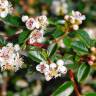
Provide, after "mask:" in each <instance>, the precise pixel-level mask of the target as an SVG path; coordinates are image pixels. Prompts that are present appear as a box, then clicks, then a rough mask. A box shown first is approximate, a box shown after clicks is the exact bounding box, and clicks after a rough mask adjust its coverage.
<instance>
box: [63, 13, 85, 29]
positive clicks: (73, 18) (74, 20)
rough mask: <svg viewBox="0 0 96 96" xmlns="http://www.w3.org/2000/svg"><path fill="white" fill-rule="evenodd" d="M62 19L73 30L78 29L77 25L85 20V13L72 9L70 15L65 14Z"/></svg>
mask: <svg viewBox="0 0 96 96" xmlns="http://www.w3.org/2000/svg"><path fill="white" fill-rule="evenodd" d="M64 19H65V20H66V21H67V22H69V23H70V27H71V28H72V29H74V30H78V29H79V25H80V24H82V21H83V20H85V19H86V18H85V15H82V14H81V13H80V12H79V11H72V14H71V15H65V17H64Z"/></svg>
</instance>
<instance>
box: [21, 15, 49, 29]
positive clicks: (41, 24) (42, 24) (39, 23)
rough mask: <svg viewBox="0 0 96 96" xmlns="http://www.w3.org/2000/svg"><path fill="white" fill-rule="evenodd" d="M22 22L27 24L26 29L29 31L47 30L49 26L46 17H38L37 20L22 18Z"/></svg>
mask: <svg viewBox="0 0 96 96" xmlns="http://www.w3.org/2000/svg"><path fill="white" fill-rule="evenodd" d="M22 21H23V22H25V23H26V27H27V29H29V30H34V29H42V30H45V29H46V26H47V25H48V19H47V17H46V16H44V15H42V16H37V17H35V18H33V17H31V18H29V17H28V16H22Z"/></svg>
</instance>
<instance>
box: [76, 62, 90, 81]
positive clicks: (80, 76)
mask: <svg viewBox="0 0 96 96" xmlns="http://www.w3.org/2000/svg"><path fill="white" fill-rule="evenodd" d="M89 73H90V66H89V65H88V64H84V63H83V64H81V65H80V67H79V69H78V72H77V80H78V82H82V81H84V80H85V79H86V78H87V76H88V74H89Z"/></svg>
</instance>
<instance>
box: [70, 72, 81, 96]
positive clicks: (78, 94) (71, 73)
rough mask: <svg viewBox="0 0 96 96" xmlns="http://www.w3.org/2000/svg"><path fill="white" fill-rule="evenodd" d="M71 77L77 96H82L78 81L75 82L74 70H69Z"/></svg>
mask: <svg viewBox="0 0 96 96" xmlns="http://www.w3.org/2000/svg"><path fill="white" fill-rule="evenodd" d="M69 77H70V79H71V81H72V82H73V84H74V90H75V94H76V96H81V94H80V93H79V90H78V86H77V83H76V81H75V79H74V73H73V71H72V70H69Z"/></svg>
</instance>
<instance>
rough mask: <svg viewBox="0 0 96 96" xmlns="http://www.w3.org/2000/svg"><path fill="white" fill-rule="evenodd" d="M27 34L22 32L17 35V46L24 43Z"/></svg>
mask: <svg viewBox="0 0 96 96" xmlns="http://www.w3.org/2000/svg"><path fill="white" fill-rule="evenodd" d="M28 34H29V32H27V31H24V32H22V33H21V34H20V35H19V38H18V42H19V44H22V43H23V42H24V41H25V39H26V38H27V37H28Z"/></svg>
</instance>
